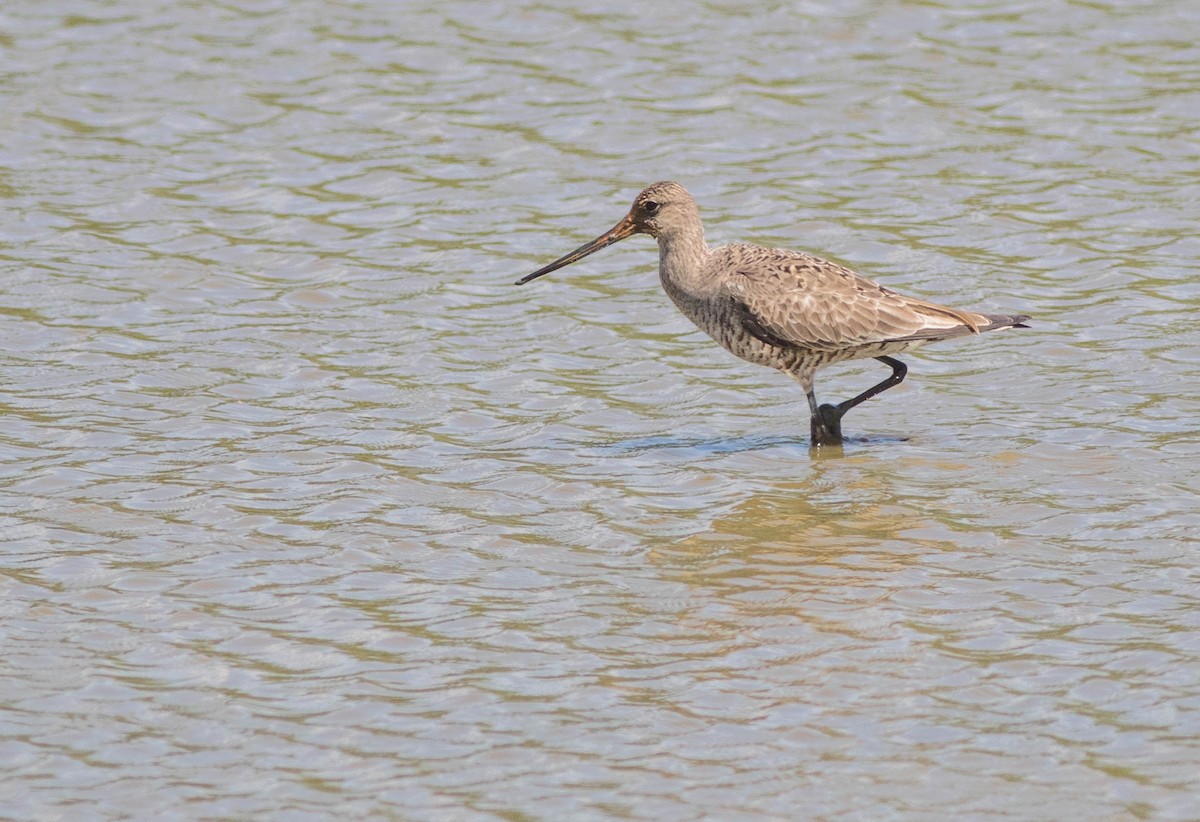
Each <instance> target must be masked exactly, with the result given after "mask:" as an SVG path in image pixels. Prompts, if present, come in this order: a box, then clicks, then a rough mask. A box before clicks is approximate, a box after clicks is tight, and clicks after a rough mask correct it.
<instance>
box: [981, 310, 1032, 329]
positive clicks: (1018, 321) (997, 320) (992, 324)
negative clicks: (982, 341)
mask: <svg viewBox="0 0 1200 822" xmlns="http://www.w3.org/2000/svg"><path fill="white" fill-rule="evenodd" d="M976 316H978V317H982V318H983V319H984V320H986V321H987V322H982V323H979V332H980V333H981V334H982V333H983V332H984V331H997V330H999V329H1001V328H1028V327H1029V326H1027V325H1026V324H1025V321H1026V320H1028V319H1029V315H1028V314H977V315H976Z"/></svg>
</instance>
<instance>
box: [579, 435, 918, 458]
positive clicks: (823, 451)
mask: <svg viewBox="0 0 1200 822" xmlns="http://www.w3.org/2000/svg"><path fill="white" fill-rule="evenodd" d="M907 441H908V438H907V437H901V436H887V435H875V436H865V437H847V438H846V440H845V443H844V444H843V445H841V446H836V445H835V446H824V447H822V448H812V447H811V446H810V445H809V439H808V437H807V436H779V435H774V436H768V435H749V436H743V437H681V436H661V437H638V438H636V439H629V440H620V441H615V442H609V443H605V444H603V445H597V446H593V447H591V448H590V449H589V451H590V452H591V453H593V454H596V455H604V454H610V455H627V454H641V453H645V452H647V451H658V450H672V449H677V450H683V451H694V452H696V453H698V454H740V453H745V452H747V451H762V450H765V449H768V448H780V447H786V448H792V449H799V450H802V451H804V452H806V453H809V454H811V455H812V456H814V457H819V458H826V457H840V456H844V455H845V453H846V451H847V450H851V451H857V450H859V448H860V447H862V446H872V445H895V444H897V443H903V442H907Z"/></svg>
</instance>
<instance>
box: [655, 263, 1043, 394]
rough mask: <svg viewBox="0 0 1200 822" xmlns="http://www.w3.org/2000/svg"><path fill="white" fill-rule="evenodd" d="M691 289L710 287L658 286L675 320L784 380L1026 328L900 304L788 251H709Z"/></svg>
mask: <svg viewBox="0 0 1200 822" xmlns="http://www.w3.org/2000/svg"><path fill="white" fill-rule="evenodd" d="M701 279H702V280H703V281H705V282H707V283H709V284H711V285H712V286H713V287H712V288H711V290H710V289H705V291H706V292H707V293H704V294H702V295H699V296H697V295H695V294H678V293H672V287H671V284H669V283H667V282H666V281H664V283H663V285H664V287H665V288H666V290H667V292H668V294H670V295H671V297H672V299H673V300H674V301H675V302H676V304H677V305H678V306H679V308H680V309H681V310H682V311H683V312H684V314H686V315H688V316H689V318H691V319H692V320H693V322H695V323H696V324H697V325H698V326H699V327H700V328H701V329H703V330H704V331H706V332H707V333H708V334H709V335H710V336H712V337H713V338H714V339H716V340H717V341H718V342H720V343H721V344H722V345H724V346H725V347H726V348H727V349H729V350H730V351H731V352H732V353H734V354H735V355H737V356H739V357H742V358H743V359H747V360H750V361H751V362H757V363H760V364H762V365H769V366H772V367H774V368H779V369H781V370H785V371H793V370H796V369H797V368H802V367H819V366H820V365H824V364H829V363H832V362H839V361H843V360H849V359H857V358H860V357H877V356H881V355H886V354H893V353H899V352H902V351H906V350H909V349H912V348H915V347H917V346H920V345H924V344H926V343H929V342H935V341H938V340H944V339H950V338H953V337H959V336H965V335H967V334H975V333H980V332H983V331H990V330H993V329H998V328H1006V327H1010V326H1015V325H1019V324H1020V323H1021V321H1022V320H1025V319H1028V318H1027V317H1023V316H1019V315H1005V314H982V313H978V312H973V311H963V310H960V309H956V308H950V307H948V306H943V305H938V304H937V303H931V302H928V301H926V300H921V299H918V298H915V297H908V296H905V295H903V294H899V293H897V292H895V291H892V290H891V289H889V288H885V287H884V286H881V285H879V284H878V283H875V282H873V281H871V280H868V279H867V278H866V277H863V276H861V275H859V274H857V273H855V272H853V271H851V270H850V269H848V268H846V267H845V266H841V265H838V264H836V263H832V262H829V261H828V260H823V259H820V258H819V257H814V256H812V255H810V254H805V253H803V252H798V251H790V250H788V249H778V248H764V247H761V246H755V245H728V246H721V247H719V248H715V249H712V251H711V252H710V253H709V254H708V257H707V259H706V260H705V263H704V270H703V271H702V272H701ZM676 290H678V289H676ZM800 355H803V356H800Z"/></svg>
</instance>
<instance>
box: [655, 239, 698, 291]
mask: <svg viewBox="0 0 1200 822" xmlns="http://www.w3.org/2000/svg"><path fill="white" fill-rule="evenodd" d="M707 258H708V243H706V242H705V241H704V229H703V228H701V227H700V222H699V220H697V221H696V223H695V224H693V225H686V226H680V227H677V228H675V229H674V230H672V231H670V232H666V233H664V234H661V235H659V238H658V273H659V276H660V277H661V278H662V283H663V288H665V289H666V290H667V293H671V292H672V291H674V290H680V291H683V292H686V293H688V294H691V295H695V296H700V295H701V293H702V292H704V290H705V287H706V285H708V283H707V282H706V278H705V277H704V274H703V272H704V262H705V260H706V259H707Z"/></svg>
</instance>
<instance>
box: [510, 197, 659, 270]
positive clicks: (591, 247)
mask: <svg viewBox="0 0 1200 822" xmlns="http://www.w3.org/2000/svg"><path fill="white" fill-rule="evenodd" d="M635 231H637V226H636V225H634V222H633V217H632V216H631V215H629V214H626V215H625V216H624V217H622V218H621V222H619V223H617V224H616V225H615V226H613V227H612V228H610V229H609V230H608V231H606V232H604V233H603V234H601V235H600V236H599V237H597V238H596V239H594V240H592V241H591V242H590V243H585V244H584V245H581V246H579V248H577V249H575V250H574V251H572V252H571V253H570V254H568V255H567V256H565V257H559V258H558V259H557V260H555V261H554V262H552V263H550V265H548V266H546V267H545V268H539V269H538V270H537V271H535V272H533V273H532V274H526V275H525V276H524V277H522V278H521V279H519V280H517V283H516V284H517V285H525V283H527V282H529V281H530V280H536V279H537V278H538V277H540V276H542V275H543V274H549V273H550V272H551V271H558V269H560V268H562V267H563V266H567V265H570V264H571V263H573V262H576V261H577V260H582V259H583V258H584V257H586V256H587V255H589V254H592V253H594V252H596V251H599V250H600V249H602V248H608V247H609V246H610V245H612V244H613V243H616V242H620V241H621V240H624V239H625V238H626V237H628V236H629V235H630V234H633V233H634V232H635Z"/></svg>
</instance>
